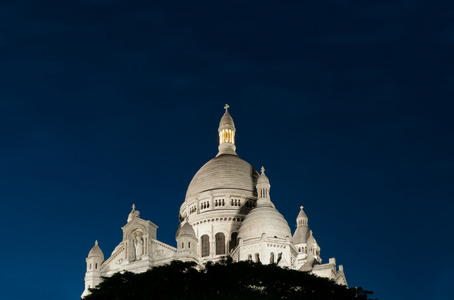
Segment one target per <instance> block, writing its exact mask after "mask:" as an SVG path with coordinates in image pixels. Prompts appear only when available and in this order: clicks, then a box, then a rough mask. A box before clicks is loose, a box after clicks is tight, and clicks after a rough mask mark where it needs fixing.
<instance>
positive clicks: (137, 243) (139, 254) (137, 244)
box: [134, 232, 143, 260]
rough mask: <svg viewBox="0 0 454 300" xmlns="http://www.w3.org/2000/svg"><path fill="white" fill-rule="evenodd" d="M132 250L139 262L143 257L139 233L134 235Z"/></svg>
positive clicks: (141, 240)
mask: <svg viewBox="0 0 454 300" xmlns="http://www.w3.org/2000/svg"><path fill="white" fill-rule="evenodd" d="M134 248H135V254H136V260H140V259H141V258H142V255H143V239H142V236H141V233H140V232H137V233H136V236H135V239H134Z"/></svg>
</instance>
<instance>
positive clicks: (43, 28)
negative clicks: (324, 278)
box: [0, 0, 454, 300]
mask: <svg viewBox="0 0 454 300" xmlns="http://www.w3.org/2000/svg"><path fill="white" fill-rule="evenodd" d="M371 2H372V1H360V0H345V1H341V0H327V1H225V2H223V1H135V0H128V1H122V0H117V1H115V0H109V1H107V0H90V1H89V0H78V1H65V0H58V1H57V0H56V1H50V0H42V1H20V0H15V1H8V0H3V1H1V2H0V137H1V139H0V166H1V168H0V200H1V203H2V218H0V220H1V221H0V230H1V236H2V240H3V241H2V244H1V247H0V254H1V256H2V272H0V288H1V291H2V292H1V296H0V298H2V299H27V300H28V299H36V300H39V299H46V300H50V299H55V300H70V299H79V297H80V295H81V293H82V291H83V288H84V274H85V267H86V266H85V258H86V256H87V254H88V251H89V250H90V249H91V247H92V246H93V244H94V241H95V240H96V239H97V240H98V241H99V245H100V247H101V249H102V250H103V251H104V255H105V256H106V257H109V256H110V253H111V252H112V251H113V250H114V248H115V246H116V245H117V244H118V243H119V242H120V241H121V239H122V231H121V227H122V226H124V225H125V224H126V220H127V216H128V213H129V212H130V210H131V205H132V204H133V203H135V204H136V205H137V208H138V209H139V210H140V211H141V216H142V218H144V219H148V220H151V221H152V222H154V223H155V224H157V225H158V226H159V227H160V228H159V229H158V239H159V240H161V241H163V242H165V243H168V244H170V245H173V246H174V245H175V240H174V237H175V230H176V228H177V226H178V224H179V221H178V210H179V207H180V205H181V204H182V203H183V201H184V197H185V193H186V189H187V186H188V185H189V182H190V181H191V179H192V176H193V175H194V174H195V173H196V172H197V170H198V169H199V168H200V167H201V166H202V165H203V164H204V163H205V162H207V161H208V160H209V159H211V158H213V157H214V156H215V155H216V154H217V128H218V124H219V120H220V118H221V116H222V114H223V112H224V109H223V106H224V105H225V104H226V103H228V104H229V105H230V110H229V111H230V113H231V115H232V117H233V119H234V121H235V125H236V128H237V141H236V145H237V153H238V154H239V156H240V157H241V158H243V159H245V160H246V161H248V162H249V163H251V164H252V165H253V166H254V167H255V168H256V169H260V167H261V166H262V165H264V166H265V168H266V172H267V176H268V178H269V179H270V182H271V199H272V201H273V202H274V204H275V205H276V207H277V209H278V210H279V211H280V212H281V213H282V214H283V215H284V216H285V217H286V219H287V221H288V222H289V225H290V227H291V228H292V230H294V229H295V227H296V221H295V219H296V216H297V214H298V212H299V207H300V206H301V205H303V206H304V208H305V211H306V213H307V215H308V217H309V226H310V228H311V229H312V230H313V231H314V235H315V238H316V239H317V242H318V243H319V244H320V246H321V256H322V259H323V261H324V262H327V261H328V258H330V257H336V259H337V262H338V264H343V265H344V268H345V273H346V276H347V281H348V283H349V286H351V287H353V286H362V287H363V288H364V289H367V290H372V291H374V296H375V297H377V298H379V299H380V300H387V299H391V300H392V299H399V300H400V299H447V298H450V297H452V293H451V287H450V286H452V282H453V281H454V275H453V271H452V270H453V269H454V260H453V250H452V249H453V246H454V243H453V231H454V226H453V217H452V215H453V211H454V205H453V199H454V184H453V182H454V156H453V153H454V133H453V130H454V120H453V118H452V114H453V108H454V105H453V103H452V101H453V99H454V89H453V82H454V68H453V60H454V5H453V4H452V3H451V1H438V2H437V1H432V2H431V4H429V3H428V2H429V1H413V0H395V1H391V0H389V1H374V2H373V3H371Z"/></svg>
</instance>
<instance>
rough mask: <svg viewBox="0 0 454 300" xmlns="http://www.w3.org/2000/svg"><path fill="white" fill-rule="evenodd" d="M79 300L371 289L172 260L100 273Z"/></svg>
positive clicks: (355, 297) (320, 298) (324, 297)
mask: <svg viewBox="0 0 454 300" xmlns="http://www.w3.org/2000/svg"><path fill="white" fill-rule="evenodd" d="M90 291H91V294H90V295H88V296H86V297H85V298H84V300H107V299H108V300H126V299H128V300H131V299H141V300H142V299H143V300H158V299H248V300H255V299H260V300H266V299H305V300H350V299H351V300H371V299H370V298H369V295H371V294H372V292H369V291H365V290H363V289H362V288H350V289H349V288H346V287H345V286H341V285H337V284H336V283H335V282H334V281H332V280H329V279H326V278H321V277H317V276H314V275H311V274H308V273H305V272H300V271H295V270H289V269H283V268H280V267H277V266H276V265H262V264H260V263H253V262H249V261H243V262H237V263H234V262H232V260H231V259H230V258H228V259H225V260H223V261H221V262H218V263H212V262H207V263H206V265H205V267H204V268H201V267H199V266H198V265H197V264H195V263H190V262H180V261H173V262H172V263H170V264H169V265H164V266H159V267H154V268H152V269H150V270H148V271H147V272H145V273H141V274H133V273H130V272H124V273H116V274H114V275H113V276H112V277H106V278H104V280H103V281H102V282H101V284H99V285H98V286H97V287H96V288H94V289H90Z"/></svg>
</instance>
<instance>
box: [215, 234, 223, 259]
mask: <svg viewBox="0 0 454 300" xmlns="http://www.w3.org/2000/svg"><path fill="white" fill-rule="evenodd" d="M215 237H216V255H217V254H225V236H224V234H223V233H222V232H218V233H216V236H215Z"/></svg>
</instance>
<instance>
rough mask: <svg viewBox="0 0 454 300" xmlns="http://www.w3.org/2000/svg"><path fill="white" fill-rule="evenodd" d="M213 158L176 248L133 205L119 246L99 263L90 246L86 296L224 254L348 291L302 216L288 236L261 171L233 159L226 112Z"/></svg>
mask: <svg viewBox="0 0 454 300" xmlns="http://www.w3.org/2000/svg"><path fill="white" fill-rule="evenodd" d="M218 131H219V153H218V154H217V155H216V157H214V158H213V159H211V160H210V161H208V162H207V163H206V164H205V165H203V166H202V167H201V168H200V170H199V171H198V172H197V173H196V174H195V175H194V178H192V181H191V183H190V184H189V187H188V190H187V192H186V198H185V201H184V202H183V204H182V205H181V207H180V212H179V218H180V222H181V224H180V225H179V226H178V229H177V231H176V242H177V247H176V248H175V247H173V246H170V245H167V244H165V243H163V242H160V241H158V240H157V239H156V230H157V228H158V226H156V225H155V224H154V223H153V222H151V221H148V220H143V219H142V218H140V213H139V211H138V210H136V208H135V206H134V205H133V207H132V211H131V213H130V214H129V216H128V221H127V223H126V225H125V226H124V227H123V228H122V229H123V240H122V241H121V242H120V243H119V244H118V246H117V247H116V248H115V249H114V251H113V252H112V254H111V256H110V257H109V258H108V259H107V260H105V259H104V254H103V252H102V251H101V249H100V248H99V246H98V242H97V241H96V242H95V245H94V247H93V248H92V249H91V250H90V252H89V253H88V257H87V259H86V262H87V272H86V273H85V290H84V292H83V294H82V297H84V296H86V295H87V294H89V290H88V289H89V288H94V287H95V286H97V285H98V284H99V283H100V282H101V280H102V279H101V277H109V276H112V275H113V274H114V273H116V272H121V271H130V272H134V273H141V272H145V271H147V270H148V269H149V268H151V267H153V266H159V265H163V264H167V263H170V262H171V261H172V260H175V259H178V260H182V261H194V262H196V263H198V264H200V265H203V263H205V262H206V261H209V260H210V261H218V260H220V259H221V258H222V257H224V256H227V255H229V256H230V257H232V259H233V260H234V261H243V260H252V261H256V262H258V261H260V262H261V263H263V264H277V265H278V266H281V267H288V268H290V269H295V270H301V271H305V272H310V273H313V274H315V275H318V276H321V277H326V278H330V279H332V280H334V281H335V282H336V283H338V284H342V285H347V281H346V279H345V275H344V272H343V267H342V265H340V266H339V268H338V269H337V268H336V261H335V259H334V258H330V259H329V262H328V263H326V264H322V263H321V262H322V260H321V258H320V247H319V245H318V244H317V242H316V240H315V238H314V235H313V233H312V230H309V227H308V218H307V216H306V214H305V213H304V211H303V207H302V206H301V210H300V211H299V214H298V216H297V218H296V224H297V228H296V230H295V232H294V233H293V235H292V232H291V230H290V227H289V225H288V223H287V221H286V220H285V218H284V217H283V216H282V215H281V214H280V213H279V211H278V210H277V209H276V207H275V205H274V203H273V202H271V199H270V182H269V180H268V178H267V177H266V175H265V170H264V168H263V167H262V169H261V174H259V173H258V172H257V171H256V170H255V169H254V168H253V167H252V166H251V165H250V164H249V163H248V162H246V161H244V160H242V159H241V158H239V157H238V155H237V154H236V147H235V132H236V129H235V124H234V123H233V119H232V117H231V116H230V114H229V112H228V105H226V106H225V113H224V115H223V116H222V118H221V122H220V124H219V129H218Z"/></svg>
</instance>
